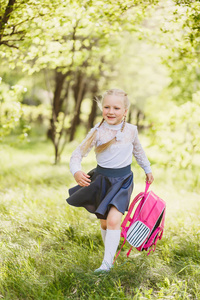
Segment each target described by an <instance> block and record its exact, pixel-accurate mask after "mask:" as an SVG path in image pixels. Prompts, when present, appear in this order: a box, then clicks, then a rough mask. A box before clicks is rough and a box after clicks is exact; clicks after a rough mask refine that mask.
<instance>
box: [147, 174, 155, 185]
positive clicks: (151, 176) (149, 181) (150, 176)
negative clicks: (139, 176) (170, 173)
mask: <svg viewBox="0 0 200 300" xmlns="http://www.w3.org/2000/svg"><path fill="white" fill-rule="evenodd" d="M153 181H154V178H153V174H152V173H148V174H146V182H148V183H149V184H151V183H152V182H153Z"/></svg>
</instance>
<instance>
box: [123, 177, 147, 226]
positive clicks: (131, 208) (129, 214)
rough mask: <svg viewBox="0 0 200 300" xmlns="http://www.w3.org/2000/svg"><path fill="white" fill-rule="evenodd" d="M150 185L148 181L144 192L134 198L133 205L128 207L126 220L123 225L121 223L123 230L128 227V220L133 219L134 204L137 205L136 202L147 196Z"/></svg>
mask: <svg viewBox="0 0 200 300" xmlns="http://www.w3.org/2000/svg"><path fill="white" fill-rule="evenodd" d="M149 186H150V184H149V183H148V182H146V187H145V191H144V192H142V193H139V194H138V195H137V196H136V197H135V198H134V200H133V201H132V203H131V205H130V207H129V209H128V213H127V215H126V217H125V218H124V221H123V222H122V225H121V227H122V231H123V229H124V228H125V227H126V224H127V222H129V221H132V219H131V218H130V216H131V213H132V211H133V208H134V206H135V205H136V203H137V202H138V201H139V200H140V199H142V198H145V197H146V194H147V192H148V189H149Z"/></svg>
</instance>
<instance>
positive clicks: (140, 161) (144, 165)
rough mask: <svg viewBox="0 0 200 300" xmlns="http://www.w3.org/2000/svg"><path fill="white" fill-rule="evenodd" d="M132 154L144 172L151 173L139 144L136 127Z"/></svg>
mask: <svg viewBox="0 0 200 300" xmlns="http://www.w3.org/2000/svg"><path fill="white" fill-rule="evenodd" d="M133 155H134V157H135V159H136V161H137V163H138V165H139V166H140V167H141V168H142V169H143V170H144V171H145V173H146V174H148V173H151V167H150V162H149V160H148V158H147V156H146V154H145V152H144V149H143V148H142V145H141V144H140V141H139V138H138V131H137V129H136V135H135V139H134V142H133Z"/></svg>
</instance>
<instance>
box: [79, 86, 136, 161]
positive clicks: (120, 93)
mask: <svg viewBox="0 0 200 300" xmlns="http://www.w3.org/2000/svg"><path fill="white" fill-rule="evenodd" d="M107 95H115V96H118V97H123V101H124V108H125V110H128V108H129V106H130V102H129V99H128V95H127V94H126V93H125V92H124V91H123V90H121V89H110V90H107V91H106V92H105V93H104V94H103V95H102V97H101V100H99V99H97V103H98V105H99V107H100V109H101V110H102V107H103V101H104V99H105V97H106V96H107ZM103 122H104V119H102V120H101V122H100V124H99V126H98V127H97V128H99V127H100V126H101V125H102V124H103ZM125 124H126V116H124V120H123V124H122V128H121V132H122V131H123V130H124V127H125ZM96 135H97V129H96V130H94V132H92V134H91V135H90V136H89V137H88V138H87V140H86V141H85V142H84V144H83V145H82V146H81V149H82V151H83V155H85V154H86V153H87V151H88V149H89V147H90V145H91V144H92V142H93V141H94V139H95V138H96ZM115 141H116V137H114V138H113V139H112V140H110V141H108V142H107V143H104V144H102V145H100V146H98V147H96V148H95V152H96V153H101V152H103V151H104V150H106V149H107V148H108V147H110V146H111V145H112V144H114V143H115Z"/></svg>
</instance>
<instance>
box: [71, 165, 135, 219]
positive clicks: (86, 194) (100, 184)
mask: <svg viewBox="0 0 200 300" xmlns="http://www.w3.org/2000/svg"><path fill="white" fill-rule="evenodd" d="M88 175H89V176H90V180H91V183H90V185H89V186H86V187H81V186H80V185H76V186H75V187H73V188H71V189H69V195H70V197H69V198H67V199H66V201H67V203H68V204H70V205H72V206H75V207H84V208H85V209H87V211H89V212H90V213H93V214H95V215H96V216H97V218H98V219H104V220H106V219H107V216H108V213H109V210H110V208H111V206H115V207H116V208H117V209H118V211H120V212H121V213H122V214H124V212H125V211H127V210H128V207H129V202H130V197H131V194H132V191H133V173H132V171H131V166H127V167H124V168H120V169H110V168H102V167H100V166H97V167H96V168H95V169H93V170H91V171H90V172H89V173H88Z"/></svg>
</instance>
